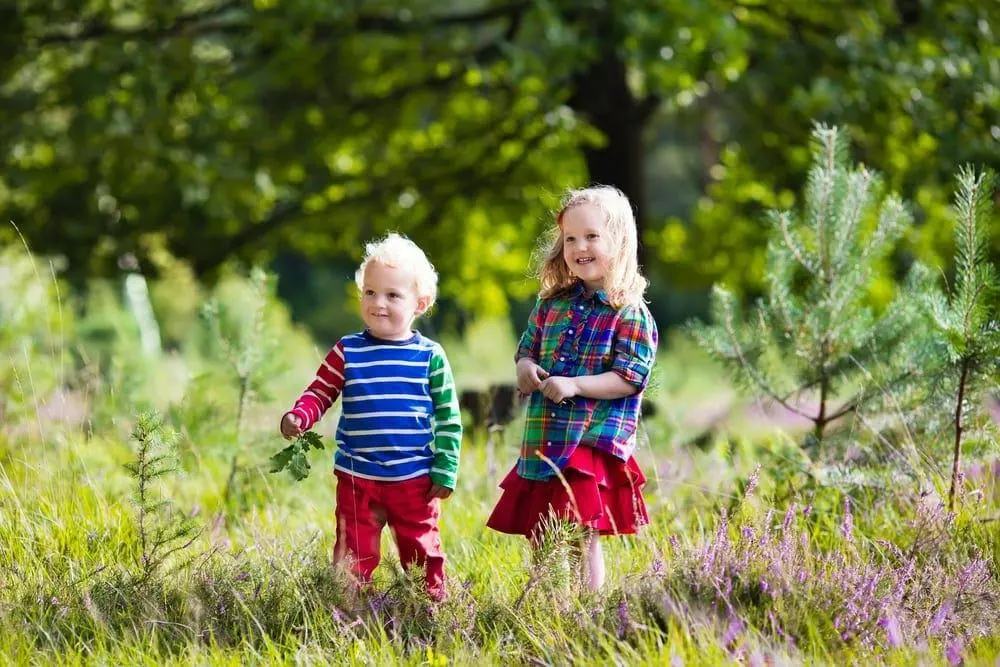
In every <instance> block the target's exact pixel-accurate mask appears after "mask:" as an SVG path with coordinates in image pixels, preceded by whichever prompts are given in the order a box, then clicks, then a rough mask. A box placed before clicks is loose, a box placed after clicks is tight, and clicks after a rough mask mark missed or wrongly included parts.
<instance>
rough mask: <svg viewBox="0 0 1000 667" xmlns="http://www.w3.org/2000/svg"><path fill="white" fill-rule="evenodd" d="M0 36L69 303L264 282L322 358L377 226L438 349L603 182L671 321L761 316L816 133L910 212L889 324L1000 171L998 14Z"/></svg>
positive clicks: (27, 193) (934, 8)
mask: <svg viewBox="0 0 1000 667" xmlns="http://www.w3.org/2000/svg"><path fill="white" fill-rule="evenodd" d="M0 25H2V27H0V160H2V164H3V171H2V176H0V209H2V210H3V211H4V213H5V215H6V216H7V217H8V218H10V219H13V220H15V221H17V222H18V224H19V226H20V227H21V229H22V230H23V231H24V233H25V235H26V236H27V237H28V240H29V242H30V243H31V245H32V247H33V248H34V249H35V250H37V251H39V252H42V253H46V254H51V255H57V256H61V257H63V258H65V266H66V270H67V272H68V276H69V277H70V279H71V280H74V279H76V280H82V278H83V277H84V276H90V275H95V274H98V275H100V274H105V275H108V274H114V273H116V272H117V271H118V268H117V267H118V264H119V262H120V260H121V258H122V257H125V256H129V257H132V256H134V257H137V258H138V259H139V261H140V265H141V266H142V267H143V268H144V270H146V271H155V270H156V268H157V267H158V266H159V265H158V264H157V263H156V261H155V259H156V257H158V256H161V257H162V256H163V255H164V251H166V253H167V254H168V255H169V256H172V257H176V258H179V259H181V260H183V261H185V262H187V263H189V264H190V266H191V267H192V268H193V269H194V274H195V276H197V277H206V276H208V277H211V276H213V275H215V274H216V272H217V271H218V269H219V267H220V266H222V265H223V264H225V263H226V262H231V261H261V260H264V261H271V262H272V263H273V266H274V267H275V268H276V269H277V270H278V271H279V273H280V274H281V275H282V277H283V278H284V280H283V281H282V282H281V283H280V285H281V287H280V289H281V294H282V296H283V297H284V298H285V299H286V300H287V301H288V302H289V304H290V306H291V307H292V309H293V312H294V313H295V314H296V315H297V317H298V318H299V319H301V320H303V321H305V322H306V323H307V324H309V325H310V326H311V327H312V328H313V330H314V331H316V332H317V334H319V335H320V336H321V337H322V338H329V337H332V336H335V335H337V334H338V333H342V332H343V331H344V330H347V329H349V328H351V327H353V326H355V324H356V323H355V322H352V321H349V319H350V318H349V316H347V315H346V313H348V312H349V311H350V300H349V293H348V289H347V284H348V279H349V277H350V274H351V272H352V270H353V264H354V262H355V261H356V259H357V258H358V256H359V254H360V251H361V248H362V242H363V241H364V240H365V239H367V238H370V237H371V236H373V235H376V234H379V233H382V232H384V231H387V230H390V229H396V230H399V231H402V232H404V233H407V234H409V235H411V236H413V238H414V239H415V240H417V241H418V242H419V243H421V244H422V245H424V246H425V247H426V248H427V249H428V250H429V252H430V254H431V256H432V259H433V261H434V262H435V264H436V265H437V266H438V268H439V270H440V271H441V274H442V279H443V282H442V290H443V296H444V299H443V300H442V304H441V308H440V309H439V315H438V318H437V320H436V322H438V323H439V324H440V326H442V327H448V328H452V327H459V328H460V327H461V326H462V325H463V324H464V323H465V322H467V321H468V320H469V319H471V318H474V317H475V316H478V315H480V314H483V313H502V312H506V311H507V310H508V307H509V304H510V303H512V302H513V303H515V304H517V303H520V302H522V301H523V300H524V299H525V298H526V297H527V296H529V295H530V293H531V291H532V289H533V285H532V283H531V281H529V280H526V279H525V273H526V266H527V264H528V262H529V256H530V251H531V249H532V246H533V245H534V243H535V239H536V236H537V233H538V232H539V231H540V229H541V228H542V226H543V225H544V224H546V222H547V220H548V218H547V217H546V213H547V211H548V210H549V209H551V208H552V206H554V204H555V202H556V201H557V198H558V195H559V193H560V191H561V190H562V189H563V188H565V187H567V186H580V185H583V184H585V183H587V182H590V181H597V182H603V183H611V184H614V185H617V186H618V187H620V188H622V189H623V190H624V191H625V192H626V193H627V194H628V195H629V196H630V197H631V198H632V199H633V201H634V202H635V205H636V208H637V213H638V218H639V224H640V229H641V233H642V239H643V241H644V243H643V247H642V249H641V254H642V258H643V261H644V263H645V264H646V266H647V268H648V270H649V272H650V273H652V274H653V275H654V276H655V278H656V280H654V286H655V287H654V291H653V292H652V293H651V298H652V301H653V303H652V307H653V309H654V313H655V314H656V316H657V318H658V319H659V320H660V321H661V323H662V324H664V325H667V324H670V323H672V322H675V321H678V320H680V319H684V318H686V317H687V316H689V315H691V314H697V313H700V312H703V311H704V310H705V308H706V305H707V298H706V295H707V288H708V286H710V285H711V283H712V282H714V281H716V280H722V281H724V282H726V283H727V284H729V285H730V287H731V288H733V289H735V290H736V291H737V292H739V293H744V294H745V293H754V292H756V291H757V290H758V289H759V286H760V284H761V280H762V271H763V266H764V251H765V243H764V238H765V234H766V224H765V223H764V222H763V218H762V215H761V214H762V212H763V210H764V209H766V208H784V207H788V206H791V205H792V204H794V203H795V202H794V198H795V197H794V194H793V193H794V192H799V191H801V185H802V182H803V179H804V176H805V172H806V168H807V166H808V156H809V153H808V137H809V131H810V128H811V127H812V125H811V122H812V120H813V119H817V120H820V121H827V122H831V123H836V124H839V125H843V126H845V127H846V128H847V129H848V131H849V133H850V135H851V138H852V142H853V145H854V146H855V150H856V155H857V156H858V157H859V158H861V159H862V160H863V161H864V162H866V163H868V164H869V165H870V166H872V167H874V168H876V169H878V170H880V171H881V172H883V173H884V174H885V175H886V180H887V185H888V186H889V187H890V188H891V189H894V190H897V191H898V192H900V194H901V195H902V196H903V197H904V198H905V199H909V200H911V201H913V202H915V203H916V204H917V205H918V208H919V210H917V211H915V218H916V222H917V225H916V230H917V232H919V233H915V234H914V235H913V236H912V238H911V239H910V240H909V243H908V245H906V246H904V248H905V252H904V254H903V255H901V256H897V257H894V258H893V259H892V261H890V262H887V264H886V266H885V267H884V271H885V275H884V277H883V288H882V291H881V295H880V292H879V290H875V297H876V298H879V297H880V296H881V298H884V299H888V295H889V293H891V291H892V289H893V286H892V280H893V278H894V277H895V276H897V275H899V274H900V273H901V269H902V268H903V267H904V265H905V264H907V263H908V262H909V259H910V256H918V257H921V258H925V259H932V260H937V259H939V258H941V257H950V250H951V233H950V227H949V222H948V209H947V204H948V200H949V193H950V189H949V188H950V181H949V178H950V174H951V173H952V172H953V170H954V169H955V168H956V167H957V166H958V165H959V164H961V163H964V162H972V163H977V164H985V165H992V166H994V167H996V166H997V164H998V162H1000V160H998V156H1000V67H998V65H997V64H996V63H997V62H1000V43H998V40H997V38H996V31H997V30H998V29H1000V4H998V3H977V2H972V1H967V2H959V1H941V2H930V1H928V0H875V1H874V2H861V1H860V0H857V1H855V0H844V1H836V2H832V1H828V0H810V1H807V0H774V1H770V2H763V1H761V2H756V1H753V0H742V1H740V2H724V1H722V0H693V1H689V0H658V1H656V2H654V1H652V0H619V1H618V2H614V3H612V2H609V1H608V0H547V1H540V2H532V1H528V0H497V1H495V2H476V1H473V0H452V1H449V2H441V1H436V2H430V1H428V0H385V1H379V0H370V1H368V2H338V3H327V2H317V1H316V0H255V1H254V2H252V3H246V2H236V1H234V0H181V1H177V2H172V3H159V2H153V1H152V0H118V1H116V2H110V1H108V0H63V1H61V2H59V3H55V4H53V3H51V2H42V1H41V0H15V1H14V2H9V3H5V6H4V7H3V8H0ZM12 233H13V232H12V230H10V229H4V230H3V231H0V234H7V235H10V234H12ZM991 249H992V252H993V254H994V255H996V254H998V250H1000V239H998V238H997V236H996V235H995V234H994V237H993V239H992V240H991ZM341 304H342V305H341ZM338 311H339V312H340V313H341V316H339V317H337V316H336V315H335V314H334V313H335V312H338ZM519 315H520V313H519V311H518V309H515V317H519ZM331 320H335V321H331Z"/></svg>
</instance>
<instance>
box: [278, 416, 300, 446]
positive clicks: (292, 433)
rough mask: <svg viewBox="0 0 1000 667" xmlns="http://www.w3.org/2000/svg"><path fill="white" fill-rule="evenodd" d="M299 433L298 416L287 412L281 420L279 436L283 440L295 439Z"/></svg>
mask: <svg viewBox="0 0 1000 667" xmlns="http://www.w3.org/2000/svg"><path fill="white" fill-rule="evenodd" d="M301 433H302V422H301V421H299V417H298V415H294V414H292V413H291V412H289V413H288V414H286V415H285V416H284V417H282V418H281V435H282V436H283V437H284V438H285V440H291V439H292V438H296V437H298V436H299V435H300V434H301Z"/></svg>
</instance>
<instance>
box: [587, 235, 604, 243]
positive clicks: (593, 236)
mask: <svg viewBox="0 0 1000 667" xmlns="http://www.w3.org/2000/svg"><path fill="white" fill-rule="evenodd" d="M587 238H588V239H589V240H591V241H593V240H594V239H599V238H601V235H600V234H587Z"/></svg>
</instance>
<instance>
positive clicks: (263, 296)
mask: <svg viewBox="0 0 1000 667" xmlns="http://www.w3.org/2000/svg"><path fill="white" fill-rule="evenodd" d="M55 275H56V271H55V267H54V266H53V265H51V264H50V263H48V262H47V261H46V260H45V259H43V258H40V257H34V256H32V255H31V254H30V252H28V251H27V249H26V248H24V247H9V248H6V249H4V250H3V252H2V253H0V347H2V352H3V355H2V363H0V368H2V369H3V374H2V375H0V383H2V385H0V388H2V394H3V402H2V404H0V407H2V410H3V413H2V419H3V426H2V429H0V503H2V512H0V568H2V572H3V576H2V583H0V619H2V622H0V654H2V655H3V656H4V661H5V662H11V663H21V664H23V663H36V662H52V663H59V664H92V663H93V664H182V663H183V664H190V663H194V664H247V663H269V664H270V663H275V664H317V663H323V664H325V663H330V662H332V663H336V664H369V665H370V664H389V663H393V664H396V663H398V664H413V665H417V664H432V665H444V664H510V663H519V664H566V663H581V664H609V663H610V664H671V665H682V664H688V665H695V664H727V663H740V664H752V665H763V664H799V663H807V664H816V663H827V664H846V663H860V662H872V661H874V662H877V663H879V664H914V663H919V664H959V663H960V662H962V661H965V663H966V664H993V662H992V661H993V660H994V656H995V655H996V654H997V652H998V651H1000V635H998V634H997V628H998V621H997V618H998V600H1000V597H998V595H1000V586H998V579H997V563H998V557H1000V537H998V530H997V523H996V520H997V518H998V516H1000V460H998V459H996V458H995V455H990V454H984V455H983V456H981V457H979V458H975V459H973V460H971V461H970V462H968V464H967V469H966V470H967V472H966V474H965V476H964V490H963V493H962V496H961V502H960V504H959V507H958V510H957V511H956V512H954V513H948V512H946V511H945V509H944V503H943V495H942V494H943V493H944V491H945V488H946V487H945V486H944V484H945V482H946V471H945V473H942V474H939V475H937V477H935V476H934V475H928V476H925V477H921V478H914V477H907V476H898V475H896V476H884V475H883V476H879V475H874V476H867V477H866V476H864V475H862V476H860V477H859V476H857V475H853V476H852V474H851V473H852V469H851V468H848V467H840V468H838V467H835V466H829V465H823V466H821V465H820V464H819V463H817V462H813V461H810V459H809V458H808V457H807V456H806V455H805V454H804V453H803V450H802V449H801V448H800V446H799V443H800V442H801V439H802V435H803V433H805V432H806V430H807V428H806V427H807V426H808V425H807V424H804V423H802V421H801V420H797V419H796V418H794V415H790V414H783V413H781V412H778V411H776V410H775V409H774V408H773V406H768V405H766V404H764V403H762V402H760V401H756V400H754V399H752V398H750V397H748V396H746V395H745V394H743V393H742V392H740V391H738V390H737V389H736V388H735V387H734V386H733V384H732V383H731V382H730V381H729V380H728V379H727V377H728V376H727V375H726V374H725V373H724V372H723V371H722V369H721V368H719V367H718V366H716V365H715V364H714V363H713V362H712V361H711V360H710V359H709V358H708V357H707V356H706V355H705V354H704V353H703V352H701V351H700V350H699V348H697V347H696V346H695V345H694V343H693V342H692V340H691V339H690V337H689V336H688V335H687V333H686V332H683V331H670V332H665V334H666V335H665V336H664V340H663V342H662V344H661V355H660V358H659V361H658V365H657V370H656V376H655V379H654V382H653V386H652V388H651V389H650V391H649V398H650V400H651V402H652V403H653V404H654V405H655V407H656V408H657V409H656V413H655V415H653V416H651V417H648V418H646V419H645V420H644V423H643V427H642V433H641V436H640V438H641V440H640V447H639V451H638V454H637V456H638V458H639V461H640V463H641V465H642V466H643V468H644V470H646V471H647V475H648V477H649V478H650V482H649V484H648V485H647V487H646V489H645V496H646V499H647V502H648V504H649V506H650V514H651V521H652V523H651V525H650V526H649V527H648V528H647V529H646V530H645V531H644V532H642V533H641V534H640V535H639V536H637V537H634V538H621V539H609V540H607V542H606V547H607V556H608V563H609V570H610V576H609V581H608V584H607V586H606V587H605V589H604V590H603V591H602V592H601V593H600V594H596V595H595V594H591V593H588V592H586V591H585V590H582V589H581V587H580V586H579V584H578V583H577V581H576V579H575V577H574V576H573V572H572V569H571V566H572V564H571V566H570V567H569V568H567V567H566V566H563V565H562V564H563V563H565V562H566V556H567V555H571V554H572V549H571V548H570V544H571V541H572V537H573V536H572V534H571V531H568V530H561V531H558V530H557V531H554V532H553V534H552V537H551V539H550V540H549V541H548V542H547V543H546V544H545V545H544V546H543V549H542V551H541V553H540V554H538V555H537V558H533V556H532V554H531V553H530V552H529V550H528V548H527V545H526V544H525V542H524V540H521V539H519V538H514V537H510V536H505V535H500V534H497V533H493V532H491V531H488V530H487V529H486V528H485V525H484V523H485V519H486V517H487V515H488V513H489V511H490V509H491V507H492V504H493V502H494V501H495V499H496V498H497V496H498V489H497V483H498V481H499V480H500V479H501V478H502V476H503V475H504V474H505V473H506V471H507V469H508V467H509V466H510V465H511V464H512V462H513V460H514V457H515V456H516V451H517V444H518V438H519V422H518V421H517V420H515V422H514V423H512V424H509V425H508V426H507V428H506V429H504V430H503V431H502V432H498V433H494V434H493V437H492V439H491V441H490V442H489V443H487V434H486V433H485V432H483V431H482V430H477V429H471V428H470V429H469V431H468V433H467V437H466V441H465V444H464V446H463V454H462V462H461V473H460V477H459V486H458V489H457V491H456V493H455V494H454V496H453V497H452V498H451V499H449V500H448V501H447V502H446V503H445V509H444V518H443V525H442V530H443V534H444V541H445V548H446V552H447V554H448V558H449V560H448V575H449V597H448V599H447V600H446V601H445V602H444V603H442V604H440V605H436V606H435V605H431V604H430V603H429V601H428V600H427V599H426V598H425V597H424V594H423V593H422V591H421V586H420V585H419V584H418V583H417V582H419V576H414V575H406V574H404V573H403V572H402V570H401V568H400V567H399V564H398V561H394V560H393V558H392V557H389V558H387V559H386V560H384V561H383V565H382V566H381V567H380V569H379V571H378V572H377V576H376V580H375V585H374V587H373V588H372V589H371V590H369V591H364V592H361V593H358V592H356V591H355V590H354V589H353V588H352V587H351V586H350V585H349V582H348V581H347V580H346V579H345V577H344V576H343V575H342V574H341V573H339V572H337V571H335V570H334V569H333V568H332V567H331V565H330V555H331V551H332V542H333V536H334V521H333V498H334V495H333V491H334V484H333V479H332V474H331V470H330V468H331V466H330V451H329V448H328V449H327V450H325V451H321V452H316V451H314V452H312V453H311V462H312V464H313V465H312V470H311V474H310V475H309V477H308V478H306V479H305V480H304V481H301V482H294V481H293V480H292V479H291V477H290V476H288V475H287V474H286V473H282V474H280V475H274V474H270V473H269V472H268V465H269V464H268V457H269V456H270V455H271V454H273V453H274V452H275V451H276V450H277V449H279V448H280V447H282V446H283V445H284V441H282V440H281V439H280V437H279V436H278V434H277V422H278V419H279V416H280V414H281V413H282V411H283V410H284V409H285V407H286V406H287V405H288V404H289V402H290V401H292V400H294V397H295V396H297V393H298V391H299V390H300V389H301V387H302V386H304V383H305V382H307V381H308V378H309V377H311V373H312V372H313V370H314V368H315V365H316V363H317V362H318V360H319V359H320V357H321V354H322V353H323V352H325V350H322V349H321V348H320V347H319V346H317V345H316V344H315V343H314V342H313V341H311V340H310V338H309V337H308V336H307V335H306V334H305V333H304V332H303V331H302V330H300V329H299V328H297V327H296V326H294V325H293V324H292V322H291V321H290V319H289V316H288V313H287V312H286V310H285V309H284V307H283V305H282V304H281V302H280V301H278V300H277V299H276V298H275V296H274V282H273V279H271V278H269V277H268V276H266V275H265V274H264V273H262V272H260V271H254V272H252V273H251V274H250V275H245V274H242V273H241V272H239V271H232V272H229V273H228V274H227V275H226V276H225V277H224V278H223V279H222V280H221V281H219V283H218V284H217V285H216V286H215V287H213V288H211V289H208V288H206V287H203V286H201V285H199V284H198V283H197V282H195V281H194V280H193V279H192V278H191V276H190V273H189V272H188V271H187V270H186V269H185V267H184V266H183V265H182V264H179V263H174V264H165V269H164V270H163V271H162V272H161V275H160V277H159V278H157V279H156V280H151V281H149V283H148V294H149V300H148V301H145V300H144V299H145V297H144V296H143V295H144V294H145V292H144V291H143V290H144V289H145V287H146V283H145V282H142V285H141V289H140V288H139V287H137V285H138V284H139V283H138V282H137V281H136V280H135V279H134V278H130V279H126V281H124V282H122V283H116V282H101V281H94V282H92V283H91V284H89V285H87V289H86V290H77V289H75V288H73V287H71V286H68V285H65V284H62V283H61V282H59V281H58V280H57V279H56V278H55ZM129 281H131V283H132V284H131V285H130V286H129V284H128V283H129ZM143 303H146V304H147V305H148V306H150V307H149V308H144V307H143V306H142V304H143ZM151 314H153V315H154V316H155V317H154V319H155V320H156V321H158V322H159V323H160V325H159V326H158V327H157V328H156V329H155V330H152V331H151V330H150V329H149V326H150V322H151V320H150V315H151ZM153 333H155V336H153V337H152V338H151V336H152V334H153ZM153 343H155V345H153ZM444 343H445V345H446V349H447V350H448V351H449V354H450V356H451V361H452V364H453V366H454V368H455V371H456V378H457V382H458V384H459V386H464V387H486V386H488V385H489V384H490V383H495V382H502V381H509V379H510V375H511V373H512V364H511V362H510V358H511V354H512V352H513V349H514V344H515V338H514V331H513V329H512V327H511V326H510V325H509V324H508V323H507V322H506V321H502V320H487V321H482V322H479V323H476V324H474V325H473V326H471V327H470V328H469V330H468V331H467V332H466V334H465V336H464V337H462V338H460V339H457V338H452V339H448V338H445V339H444ZM335 417H336V415H335V414H329V415H328V416H327V417H326V419H325V420H324V422H322V424H321V426H320V428H319V432H320V434H321V435H322V436H323V439H324V440H325V441H326V442H329V441H330V437H329V436H330V433H331V431H332V429H333V428H334V424H335V422H336V419H335ZM935 479H936V480H937V482H935ZM942 480H943V481H942ZM384 539H385V544H384V546H385V547H386V549H387V553H389V554H392V553H393V552H392V547H391V545H390V542H389V538H388V536H387V535H386V536H385V537H384Z"/></svg>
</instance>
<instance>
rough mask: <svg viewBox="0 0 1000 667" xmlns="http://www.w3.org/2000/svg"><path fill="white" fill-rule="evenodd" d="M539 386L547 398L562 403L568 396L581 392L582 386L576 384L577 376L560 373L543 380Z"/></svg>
mask: <svg viewBox="0 0 1000 667" xmlns="http://www.w3.org/2000/svg"><path fill="white" fill-rule="evenodd" d="M538 388H539V389H541V390H542V393H543V394H545V398H547V399H549V400H550V401H552V402H553V403H562V402H563V401H565V400H566V399H567V398H573V397H574V396H576V395H578V394H579V393H580V387H579V386H577V384H576V378H571V377H563V376H559V375H555V376H552V377H549V378H546V379H545V380H542V383H541V384H540V385H539V386H538Z"/></svg>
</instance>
